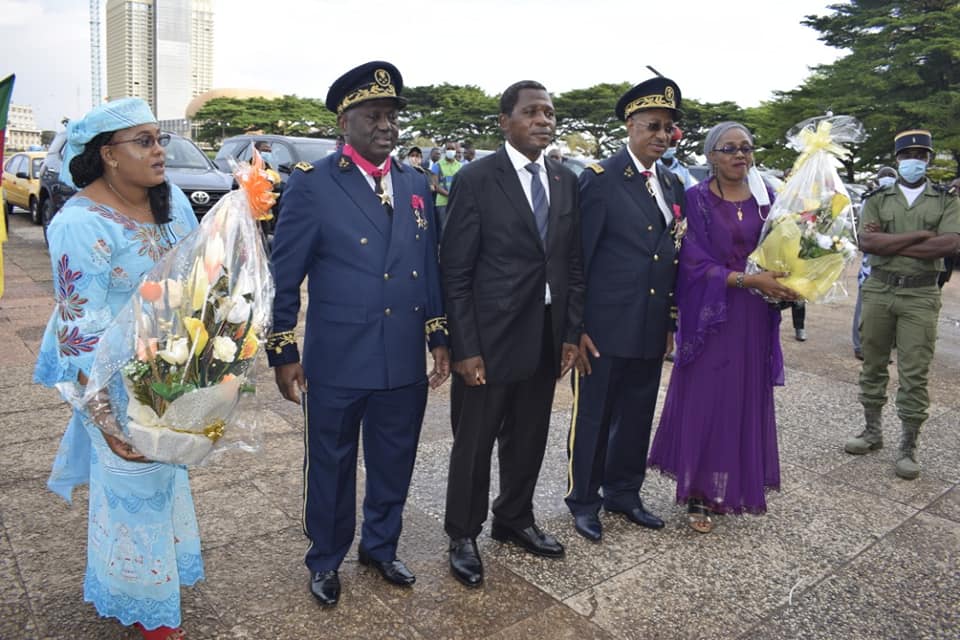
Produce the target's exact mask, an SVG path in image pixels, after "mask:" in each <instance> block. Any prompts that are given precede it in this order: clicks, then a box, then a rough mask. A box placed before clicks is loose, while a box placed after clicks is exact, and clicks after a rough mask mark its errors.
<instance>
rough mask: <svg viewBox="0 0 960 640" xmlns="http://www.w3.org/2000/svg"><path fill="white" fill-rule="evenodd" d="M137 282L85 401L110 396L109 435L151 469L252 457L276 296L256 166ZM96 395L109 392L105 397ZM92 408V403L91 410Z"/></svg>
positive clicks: (242, 171) (246, 167) (267, 193)
mask: <svg viewBox="0 0 960 640" xmlns="http://www.w3.org/2000/svg"><path fill="white" fill-rule="evenodd" d="M234 175H235V177H236V179H237V182H238V184H239V185H240V188H238V189H236V190H234V191H231V192H230V193H228V194H227V195H226V196H224V197H223V198H222V199H221V200H220V201H219V202H218V203H217V204H216V205H215V206H214V207H213V208H212V209H211V210H210V211H209V212H208V213H207V214H206V215H205V216H204V218H203V220H202V221H201V222H200V225H199V226H198V227H197V229H196V230H194V231H193V232H192V233H191V234H190V235H188V236H187V237H186V238H184V239H183V240H182V241H181V242H180V243H179V244H177V245H176V246H175V247H174V248H173V249H172V250H171V251H169V252H168V253H167V254H166V255H165V256H164V257H163V259H161V260H160V261H159V262H158V263H157V264H156V265H155V266H154V268H153V269H152V270H151V271H150V272H149V273H148V274H147V275H146V277H145V278H144V280H143V282H142V283H141V284H140V286H139V288H138V290H137V292H136V293H135V294H134V295H133V296H132V297H131V299H130V301H129V302H128V303H127V304H126V305H125V306H124V308H123V309H121V311H120V313H119V314H117V316H116V318H115V319H114V320H113V322H112V323H111V325H110V326H109V327H108V328H107V330H106V333H105V335H104V336H103V338H102V339H101V341H100V345H101V346H100V348H99V349H98V352H97V357H96V360H95V363H94V365H93V368H92V371H91V375H90V381H89V383H88V384H87V388H86V392H85V396H84V398H85V400H86V401H89V402H91V403H96V401H97V398H103V397H105V396H108V397H109V400H110V405H111V406H110V411H111V413H113V414H114V415H115V416H116V417H117V422H118V423H119V425H120V427H121V428H122V434H121V435H120V436H119V437H121V438H122V439H124V440H126V441H127V442H129V443H130V444H131V445H132V446H133V447H134V448H135V449H136V450H137V451H138V452H139V453H141V454H143V455H144V456H145V457H146V458H149V459H150V460H156V461H159V462H170V463H175V464H198V463H200V462H202V461H205V460H209V459H210V458H211V457H212V456H211V455H210V454H211V452H214V451H223V450H226V449H229V448H242V449H245V450H248V451H255V450H257V449H258V448H259V433H258V430H257V426H256V420H255V412H253V411H241V410H238V405H240V404H241V403H242V402H243V401H245V399H249V398H251V397H252V394H253V391H254V380H253V368H254V363H255V360H256V356H257V353H258V352H259V350H260V345H261V344H263V341H264V339H265V336H266V334H267V332H268V331H269V328H270V327H269V324H270V321H271V318H272V304H273V294H274V284H273V278H272V276H271V274H270V269H269V262H268V258H267V253H266V251H265V248H264V244H263V235H262V233H261V231H260V228H259V221H260V220H264V219H267V218H268V217H269V213H268V212H269V210H270V207H271V206H272V205H273V200H274V196H273V194H272V193H271V189H272V184H271V183H270V181H269V180H268V179H267V176H266V174H265V173H264V172H263V167H262V160H260V158H259V156H255V158H254V161H253V165H250V164H246V163H245V164H243V165H241V166H238V167H237V168H236V170H235V173H234ZM104 390H106V391H107V393H106V394H105V393H104ZM91 406H92V405H91Z"/></svg>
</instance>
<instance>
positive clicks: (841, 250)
mask: <svg viewBox="0 0 960 640" xmlns="http://www.w3.org/2000/svg"><path fill="white" fill-rule="evenodd" d="M863 139H864V131H863V125H861V124H860V122H859V121H857V120H856V119H855V118H852V117H850V116H828V117H818V118H811V119H809V120H805V121H803V122H801V123H800V124H798V125H797V126H795V127H794V128H793V129H791V130H790V131H789V132H788V133H787V140H788V141H789V143H790V146H792V147H793V148H794V149H796V150H798V151H799V152H800V156H799V157H798V158H797V160H796V162H795V163H794V165H793V169H792V170H791V172H790V176H789V177H788V178H787V181H786V184H785V185H784V187H783V189H782V191H781V192H780V193H778V194H777V198H776V200H775V201H774V203H773V206H772V207H771V209H770V214H769V216H768V218H767V220H766V222H764V225H763V230H762V231H761V233H760V241H759V243H758V245H757V248H756V249H755V250H754V251H753V253H751V254H750V256H749V258H748V260H747V273H759V272H760V271H782V272H786V273H788V274H789V275H788V276H787V277H785V278H782V279H781V280H780V282H781V283H782V284H783V285H784V286H786V287H789V288H790V289H792V290H794V291H796V292H797V293H798V294H799V295H800V296H802V297H803V298H804V299H805V300H807V301H809V302H826V301H829V300H833V299H836V298H840V297H844V296H846V295H847V292H846V289H844V287H843V283H842V282H841V281H840V276H841V275H842V274H843V270H844V268H845V267H846V266H847V265H848V264H850V262H852V261H853V260H855V259H856V256H857V240H856V226H855V221H854V216H853V209H852V207H851V202H850V195H849V194H848V193H847V190H846V187H844V185H843V182H842V181H841V180H840V175H839V174H838V173H837V168H838V167H840V166H842V164H841V162H840V160H841V159H844V158H847V157H849V155H850V151H849V150H847V149H846V148H844V147H843V146H841V145H842V144H844V143H846V144H849V143H855V142H861V141H863ZM771 301H772V300H771Z"/></svg>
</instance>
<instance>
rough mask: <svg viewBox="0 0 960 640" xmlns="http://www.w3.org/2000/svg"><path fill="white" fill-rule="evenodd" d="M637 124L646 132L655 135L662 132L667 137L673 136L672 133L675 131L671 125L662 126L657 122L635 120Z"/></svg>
mask: <svg viewBox="0 0 960 640" xmlns="http://www.w3.org/2000/svg"><path fill="white" fill-rule="evenodd" d="M637 124H639V125H641V126H643V127H645V128H646V130H647V131H651V132H653V133H656V132H658V131H661V130H662V131H663V132H664V133H666V134H667V135H673V131H674V129H676V127H675V126H674V125H673V124H663V123H661V122H660V121H659V120H637Z"/></svg>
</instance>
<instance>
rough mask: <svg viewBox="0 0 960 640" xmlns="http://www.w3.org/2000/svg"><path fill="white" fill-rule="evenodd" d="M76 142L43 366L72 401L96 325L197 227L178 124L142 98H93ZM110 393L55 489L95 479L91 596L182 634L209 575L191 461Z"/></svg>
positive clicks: (55, 226) (42, 373) (58, 231)
mask: <svg viewBox="0 0 960 640" xmlns="http://www.w3.org/2000/svg"><path fill="white" fill-rule="evenodd" d="M67 140H68V143H67V145H66V147H65V152H64V156H63V169H62V170H61V172H60V178H61V180H63V182H65V183H66V184H67V185H69V186H71V187H76V188H78V189H80V191H79V193H77V194H76V195H74V196H73V197H72V198H70V199H69V200H68V201H67V203H66V204H65V205H64V206H63V208H62V209H61V211H60V212H59V213H58V214H57V216H56V217H55V218H54V219H53V222H51V223H50V227H49V229H48V232H47V239H48V241H49V250H50V259H51V261H52V263H53V280H54V283H55V288H54V292H55V298H56V309H55V311H54V313H53V315H52V317H51V318H50V322H49V323H48V324H47V330H46V332H45V333H44V336H43V340H42V343H41V345H40V355H39V357H38V358H37V365H36V369H35V370H34V381H35V382H39V383H41V384H44V385H47V386H51V387H52V386H56V387H57V388H59V389H60V390H61V392H63V393H64V395H65V398H66V397H68V396H71V395H76V394H81V395H82V393H83V387H84V386H85V385H86V383H87V378H88V376H89V375H90V373H91V366H92V365H93V363H94V360H95V358H96V355H97V349H98V348H99V340H100V336H101V334H102V333H103V332H104V330H106V328H107V326H108V325H109V324H110V321H111V320H112V319H113V317H114V315H115V314H117V313H118V312H119V311H120V309H121V308H123V306H124V305H125V304H126V303H127V301H128V300H129V299H130V296H131V295H132V294H133V293H134V292H136V290H137V285H138V284H139V282H140V280H141V279H142V278H143V276H144V275H145V274H146V273H147V272H149V271H150V269H152V268H153V266H154V264H156V262H157V261H158V260H160V258H162V257H163V255H164V254H166V253H167V252H168V251H169V250H170V249H171V248H173V246H174V245H175V244H176V243H177V242H179V241H180V240H182V239H183V238H184V237H186V236H187V234H189V233H190V231H192V230H193V229H194V228H195V227H196V226H197V218H196V216H195V215H194V213H193V209H192V208H191V206H190V201H189V200H187V197H186V196H185V195H184V194H183V192H182V191H181V190H180V189H179V188H178V187H176V186H174V185H171V184H170V183H169V182H168V181H167V179H166V177H165V175H164V160H165V157H166V154H165V152H164V149H163V148H164V147H165V146H166V145H167V143H169V142H170V135H169V134H165V133H161V132H160V126H159V125H158V124H157V119H156V117H154V115H153V113H151V111H150V107H149V105H147V103H146V102H144V101H143V100H140V99H139V98H123V99H120V100H115V101H113V102H108V103H106V104H103V105H100V106H98V107H95V108H94V109H93V110H91V111H90V112H89V113H88V114H86V115H85V116H84V117H83V118H80V119H76V120H72V121H70V123H69V124H68V125H67ZM120 393H123V392H122V391H121V392H120ZM114 400H115V401H114V402H110V403H108V402H106V401H98V402H95V403H91V405H88V406H87V408H86V409H79V408H75V409H74V410H73V416H72V417H71V419H70V423H69V424H68V425H67V430H66V433H65V434H64V435H63V439H62V440H61V442H60V449H59V451H58V452H57V457H56V460H55V461H54V465H53V471H52V472H51V474H50V479H49V480H48V482H47V486H48V487H49V488H50V489H51V490H52V491H54V492H55V493H57V494H58V495H60V496H62V497H63V498H64V499H65V500H67V502H70V501H71V494H72V493H73V489H74V487H76V486H77V485H79V484H85V483H88V484H89V485H90V491H89V499H88V503H89V521H88V525H87V554H86V555H87V569H86V575H85V577H84V581H83V598H84V600H86V601H88V602H91V603H93V606H94V607H95V608H96V610H97V613H99V614H100V615H101V616H104V617H113V618H117V619H118V620H120V621H121V623H123V624H125V625H133V626H134V627H136V628H137V629H138V630H139V631H140V633H141V634H142V635H143V637H144V638H147V639H150V640H175V639H181V638H183V637H184V632H183V629H181V628H180V624H181V611H180V587H181V586H189V585H192V584H194V583H196V582H198V581H199V580H202V579H203V577H204V572H203V559H202V558H201V555H200V530H199V527H198V526H197V518H196V515H195V513H194V508H193V498H192V497H191V495H190V483H189V479H188V477H187V469H186V467H183V466H180V465H175V464H164V463H159V462H153V461H150V460H147V459H145V458H144V457H143V456H141V455H140V454H139V453H137V452H136V451H135V450H134V449H133V448H132V447H130V445H128V444H127V443H125V442H124V441H122V440H120V439H118V438H117V437H116V436H115V435H112V434H116V433H118V432H119V429H120V425H123V424H125V423H126V420H127V418H126V416H121V415H115V414H114V413H112V411H111V409H110V407H111V405H112V406H118V405H119V406H125V404H126V398H125V397H124V398H122V399H114ZM113 635H114V634H113V633H106V632H105V633H104V634H103V637H106V636H113Z"/></svg>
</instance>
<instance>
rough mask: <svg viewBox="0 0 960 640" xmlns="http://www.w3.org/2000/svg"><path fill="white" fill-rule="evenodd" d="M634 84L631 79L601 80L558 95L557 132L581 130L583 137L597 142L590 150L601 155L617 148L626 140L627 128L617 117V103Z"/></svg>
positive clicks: (591, 152) (570, 132)
mask: <svg viewBox="0 0 960 640" xmlns="http://www.w3.org/2000/svg"><path fill="white" fill-rule="evenodd" d="M630 86H631V85H630V83H629V82H621V83H620V84H609V83H606V84H598V85H594V86H592V87H589V88H587V89H574V90H572V91H567V92H566V93H561V94H559V95H557V96H554V98H553V106H554V107H555V108H556V111H557V135H558V136H561V137H562V136H568V135H570V134H580V135H581V136H582V140H590V141H591V142H592V143H593V148H592V149H589V151H588V153H589V154H590V155H592V156H594V157H597V158H603V157H605V156H608V155H610V154H612V153H614V152H616V151H617V150H618V149H619V148H620V146H621V145H622V144H623V142H622V141H623V139H624V138H625V137H626V135H627V129H626V127H624V126H623V122H621V121H620V119H619V118H617V115H616V113H615V112H614V107H615V105H616V104H617V100H619V99H620V96H622V95H623V94H624V93H625V92H626V91H627V89H629V88H630Z"/></svg>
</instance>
